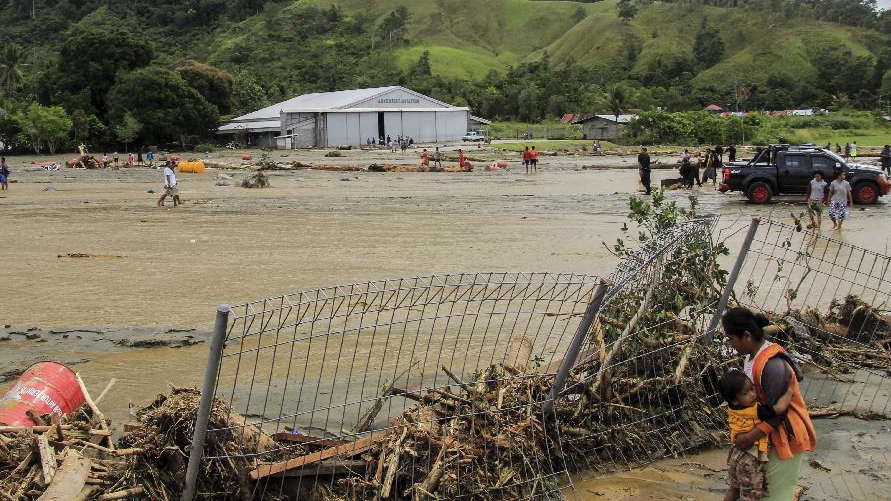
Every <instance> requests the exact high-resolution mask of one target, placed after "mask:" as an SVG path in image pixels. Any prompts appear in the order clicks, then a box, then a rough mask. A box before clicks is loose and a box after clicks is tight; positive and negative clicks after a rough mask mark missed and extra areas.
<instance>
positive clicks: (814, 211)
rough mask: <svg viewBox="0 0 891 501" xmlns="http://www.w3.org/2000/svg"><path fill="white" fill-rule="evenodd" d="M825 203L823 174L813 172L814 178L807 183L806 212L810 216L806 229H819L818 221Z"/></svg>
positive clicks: (820, 219) (821, 218) (819, 221)
mask: <svg viewBox="0 0 891 501" xmlns="http://www.w3.org/2000/svg"><path fill="white" fill-rule="evenodd" d="M826 203H827V199H826V181H824V180H823V174H821V173H820V172H815V173H814V178H813V179H811V182H810V183H808V185H807V213H808V215H809V216H810V217H811V223H810V224H809V225H807V227H808V229H816V230H819V229H820V223H821V222H822V220H823V205H825V204H826Z"/></svg>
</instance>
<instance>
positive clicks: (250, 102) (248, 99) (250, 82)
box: [232, 70, 269, 115]
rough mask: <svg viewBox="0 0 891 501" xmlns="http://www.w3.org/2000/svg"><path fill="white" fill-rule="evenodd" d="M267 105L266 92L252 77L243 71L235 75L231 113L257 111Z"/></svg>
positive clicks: (240, 113)
mask: <svg viewBox="0 0 891 501" xmlns="http://www.w3.org/2000/svg"><path fill="white" fill-rule="evenodd" d="M268 104H269V98H268V97H267V96H266V91H265V90H263V87H261V86H260V84H259V83H258V82H257V80H256V79H255V78H254V77H253V76H252V75H250V74H249V73H248V72H246V71H244V70H242V71H239V72H237V73H236V74H235V77H234V85H233V89H232V112H233V113H234V114H235V115H242V114H245V113H249V112H251V111H254V110H259V109H260V108H263V107H265V106H266V105H268Z"/></svg>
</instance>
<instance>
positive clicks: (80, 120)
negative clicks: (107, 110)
mask: <svg viewBox="0 0 891 501" xmlns="http://www.w3.org/2000/svg"><path fill="white" fill-rule="evenodd" d="M71 131H72V132H73V133H74V143H75V144H80V143H81V142H82V141H85V140H86V139H87V137H89V135H90V117H89V116H88V115H87V113H86V112H85V111H84V110H74V111H72V112H71Z"/></svg>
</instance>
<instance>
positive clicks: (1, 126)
mask: <svg viewBox="0 0 891 501" xmlns="http://www.w3.org/2000/svg"><path fill="white" fill-rule="evenodd" d="M21 134H22V127H21V125H20V124H19V121H18V120H17V119H16V117H15V116H14V115H13V114H11V113H5V110H4V112H3V113H0V143H2V146H3V148H2V149H3V151H12V150H14V149H17V148H18V147H20V146H21V145H20V143H21Z"/></svg>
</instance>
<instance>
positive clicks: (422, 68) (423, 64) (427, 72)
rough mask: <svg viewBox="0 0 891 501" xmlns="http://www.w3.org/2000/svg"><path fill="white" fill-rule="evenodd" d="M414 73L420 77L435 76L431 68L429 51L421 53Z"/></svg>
mask: <svg viewBox="0 0 891 501" xmlns="http://www.w3.org/2000/svg"><path fill="white" fill-rule="evenodd" d="M412 73H413V74H414V75H415V76H419V77H429V76H431V75H433V69H432V68H431V67H430V51H429V50H425V51H424V52H422V53H421V56H420V57H418V62H416V63H415V66H414V68H412Z"/></svg>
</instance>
